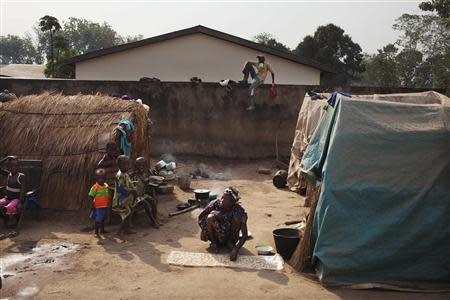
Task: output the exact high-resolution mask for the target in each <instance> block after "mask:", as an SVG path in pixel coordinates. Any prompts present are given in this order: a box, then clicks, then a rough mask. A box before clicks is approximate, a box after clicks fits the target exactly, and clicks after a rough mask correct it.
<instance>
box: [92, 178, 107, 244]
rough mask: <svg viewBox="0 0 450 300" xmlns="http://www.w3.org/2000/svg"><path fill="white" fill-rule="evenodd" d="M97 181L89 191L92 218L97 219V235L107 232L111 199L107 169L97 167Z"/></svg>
mask: <svg viewBox="0 0 450 300" xmlns="http://www.w3.org/2000/svg"><path fill="white" fill-rule="evenodd" d="M95 179H96V181H97V182H96V183H95V184H94V185H93V186H92V187H91V190H90V191H89V199H90V200H91V205H92V211H91V214H90V217H91V219H93V220H95V235H97V236H99V231H100V233H107V232H106V231H105V218H106V215H107V212H108V207H109V201H110V200H111V196H110V192H109V187H108V184H107V183H106V182H105V181H106V172H105V169H97V170H96V171H95Z"/></svg>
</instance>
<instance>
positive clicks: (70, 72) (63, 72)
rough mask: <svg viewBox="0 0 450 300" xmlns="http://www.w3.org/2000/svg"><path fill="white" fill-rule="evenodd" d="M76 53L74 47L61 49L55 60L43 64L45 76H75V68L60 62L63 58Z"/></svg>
mask: <svg viewBox="0 0 450 300" xmlns="http://www.w3.org/2000/svg"><path fill="white" fill-rule="evenodd" d="M76 55H78V52H77V51H76V50H75V49H67V50H61V51H60V52H59V55H58V59H57V61H55V62H53V63H52V62H50V61H49V62H48V63H47V64H46V66H45V70H44V74H45V76H46V77H55V78H75V68H73V67H72V66H69V65H65V64H62V62H63V61H64V60H65V59H68V58H71V57H73V56H76Z"/></svg>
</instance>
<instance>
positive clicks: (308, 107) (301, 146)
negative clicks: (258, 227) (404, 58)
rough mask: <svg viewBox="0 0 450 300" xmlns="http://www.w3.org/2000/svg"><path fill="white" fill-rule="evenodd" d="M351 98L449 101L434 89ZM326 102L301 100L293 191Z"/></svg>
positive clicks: (291, 179)
mask: <svg viewBox="0 0 450 300" xmlns="http://www.w3.org/2000/svg"><path fill="white" fill-rule="evenodd" d="M322 95H323V96H325V97H326V98H329V97H330V95H331V94H327V93H324V94H322ZM352 99H366V100H384V101H389V102H400V103H415V104H442V103H444V102H448V101H450V100H449V98H448V97H446V96H445V95H442V94H439V93H437V92H434V91H428V92H421V93H400V94H373V95H353V98H352ZM326 103H327V100H311V98H310V97H309V96H308V95H306V96H305V98H304V100H303V105H302V107H301V109H300V112H299V114H298V120H297V126H296V129H295V135H294V141H293V143H292V148H291V159H290V163H289V171H288V179H287V182H288V187H289V188H290V189H291V190H293V191H297V190H298V189H299V188H300V186H301V180H302V177H301V169H300V161H301V159H302V156H303V153H304V151H305V149H306V147H307V146H308V144H309V141H310V139H311V136H312V134H313V133H314V130H315V129H316V127H317V125H318V124H319V120H320V117H321V116H322V113H323V109H322V107H323V106H324V104H326Z"/></svg>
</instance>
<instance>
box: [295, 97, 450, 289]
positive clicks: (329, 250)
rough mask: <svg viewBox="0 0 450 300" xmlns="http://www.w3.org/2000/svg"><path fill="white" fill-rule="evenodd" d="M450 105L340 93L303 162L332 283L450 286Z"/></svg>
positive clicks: (319, 246)
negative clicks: (313, 185) (315, 196)
mask: <svg viewBox="0 0 450 300" xmlns="http://www.w3.org/2000/svg"><path fill="white" fill-rule="evenodd" d="M449 124H450V107H449V106H445V105H439V104H436V105H418V104H404V103H392V102H384V101H369V100H368V101H366V100H351V99H350V98H346V97H344V96H342V95H338V96H337V101H336V103H335V106H334V108H333V107H328V109H327V111H326V112H325V114H324V115H323V116H322V119H321V122H320V124H319V127H318V128H317V129H316V131H315V133H314V135H313V137H312V139H311V141H310V144H309V146H308V148H307V149H306V151H305V154H304V156H303V160H302V170H303V171H304V172H306V173H307V174H309V175H310V177H314V178H315V179H316V180H317V182H319V183H320V184H321V193H320V197H319V200H318V204H317V209H316V213H315V216H314V218H315V219H314V225H313V240H314V242H315V246H314V254H313V255H314V257H315V258H316V259H317V260H318V268H317V272H318V275H319V279H320V280H321V281H322V282H323V283H325V284H328V285H355V284H374V285H375V286H377V285H378V286H383V285H394V286H404V287H419V286H420V287H421V286H426V287H430V284H431V285H432V286H433V287H439V288H441V287H443V286H444V287H445V288H448V287H449V286H450V125H449Z"/></svg>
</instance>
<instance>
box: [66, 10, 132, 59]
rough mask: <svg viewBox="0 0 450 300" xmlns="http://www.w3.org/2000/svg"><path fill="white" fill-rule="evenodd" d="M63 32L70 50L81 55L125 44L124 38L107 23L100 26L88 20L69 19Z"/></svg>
mask: <svg viewBox="0 0 450 300" xmlns="http://www.w3.org/2000/svg"><path fill="white" fill-rule="evenodd" d="M63 32H64V36H65V37H66V39H67V41H68V42H69V46H70V48H73V49H76V50H77V51H78V52H79V53H80V54H83V53H87V52H91V51H94V50H98V49H102V48H108V47H112V46H115V45H119V44H122V43H123V39H122V37H121V36H120V35H118V34H117V32H116V31H115V30H114V29H112V27H111V26H110V25H109V24H108V23H106V22H104V23H102V24H99V23H95V22H91V21H88V20H86V19H79V18H69V20H68V21H66V22H64V30H63Z"/></svg>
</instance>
